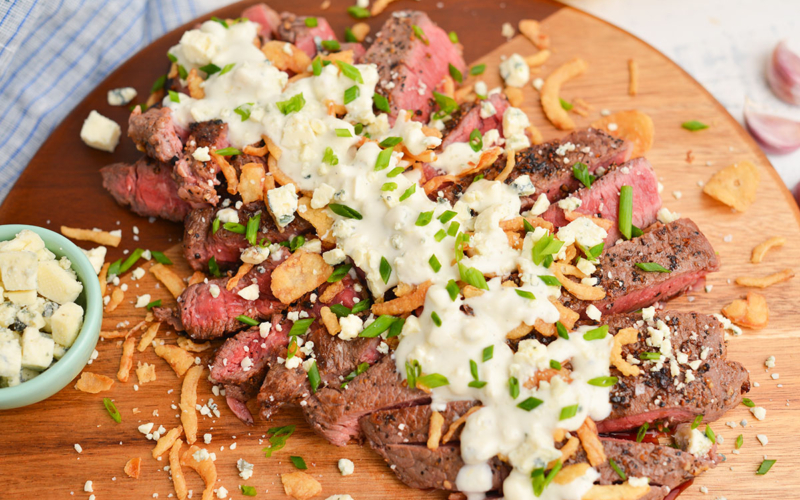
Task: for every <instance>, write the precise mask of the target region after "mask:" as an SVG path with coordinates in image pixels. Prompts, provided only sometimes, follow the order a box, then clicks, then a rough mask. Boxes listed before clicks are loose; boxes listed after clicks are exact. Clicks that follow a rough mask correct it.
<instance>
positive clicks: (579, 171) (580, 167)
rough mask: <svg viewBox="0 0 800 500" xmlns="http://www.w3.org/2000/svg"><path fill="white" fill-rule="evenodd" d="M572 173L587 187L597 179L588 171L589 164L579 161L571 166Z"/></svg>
mask: <svg viewBox="0 0 800 500" xmlns="http://www.w3.org/2000/svg"><path fill="white" fill-rule="evenodd" d="M572 175H573V176H574V177H575V178H576V179H578V180H579V181H580V182H581V184H583V185H584V186H586V187H587V188H588V187H592V183H593V182H594V181H595V179H597V177H595V176H594V175H592V174H590V173H589V166H588V165H586V164H585V163H581V162H576V163H575V165H573V166H572Z"/></svg>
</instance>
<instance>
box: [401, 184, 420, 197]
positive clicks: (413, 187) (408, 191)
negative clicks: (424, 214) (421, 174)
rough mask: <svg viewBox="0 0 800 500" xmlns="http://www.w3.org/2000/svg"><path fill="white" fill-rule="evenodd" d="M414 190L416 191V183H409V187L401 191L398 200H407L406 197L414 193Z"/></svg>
mask: <svg viewBox="0 0 800 500" xmlns="http://www.w3.org/2000/svg"><path fill="white" fill-rule="evenodd" d="M416 191H417V184H416V183H414V184H412V185H411V187H409V188H408V189H406V190H405V191H404V192H403V194H402V195H401V196H400V201H405V200H407V199H408V198H409V197H410V196H411V195H412V194H414V193H415V192H416Z"/></svg>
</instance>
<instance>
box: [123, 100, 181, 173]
mask: <svg viewBox="0 0 800 500" xmlns="http://www.w3.org/2000/svg"><path fill="white" fill-rule="evenodd" d="M178 134H179V133H178V129H177V127H176V125H175V122H174V121H173V119H172V110H170V109H169V108H150V109H148V110H147V111H146V112H144V113H142V110H141V108H140V107H139V106H137V107H135V108H133V112H132V113H131V116H130V117H129V118H128V137H130V138H131V139H133V142H134V143H135V144H136V147H137V148H138V149H139V151H143V152H144V153H146V154H147V156H149V157H150V158H153V159H155V160H158V161H160V162H163V163H171V162H172V161H173V159H174V158H176V157H178V156H179V155H180V154H181V152H182V151H183V143H182V142H181V138H180V137H179V135H178Z"/></svg>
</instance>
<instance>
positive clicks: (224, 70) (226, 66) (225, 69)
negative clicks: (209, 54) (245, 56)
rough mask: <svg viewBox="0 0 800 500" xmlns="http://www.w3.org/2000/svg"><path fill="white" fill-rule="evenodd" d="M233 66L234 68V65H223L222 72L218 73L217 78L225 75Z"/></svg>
mask: <svg viewBox="0 0 800 500" xmlns="http://www.w3.org/2000/svg"><path fill="white" fill-rule="evenodd" d="M234 66H236V63H230V64H226V65H225V66H224V67H223V68H222V71H220V72H219V76H222V75H224V74H225V73H227V72H228V71H230V70H232V69H233V67H234Z"/></svg>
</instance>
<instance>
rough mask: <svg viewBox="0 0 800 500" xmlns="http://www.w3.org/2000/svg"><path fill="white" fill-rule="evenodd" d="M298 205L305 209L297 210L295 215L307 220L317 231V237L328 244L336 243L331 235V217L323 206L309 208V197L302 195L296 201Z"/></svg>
mask: <svg viewBox="0 0 800 500" xmlns="http://www.w3.org/2000/svg"><path fill="white" fill-rule="evenodd" d="M297 206H298V207H306V208H305V210H298V211H297V215H299V216H300V218H302V219H305V220H306V221H308V222H309V223H310V224H311V225H312V226H314V229H315V230H316V231H317V235H319V238H320V239H321V240H322V241H323V242H325V243H330V244H335V243H336V238H334V237H333V232H332V231H331V228H332V227H333V218H331V216H330V215H328V212H327V210H326V209H325V208H311V198H309V197H308V196H303V197H302V198H300V199H299V200H298V201H297Z"/></svg>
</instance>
